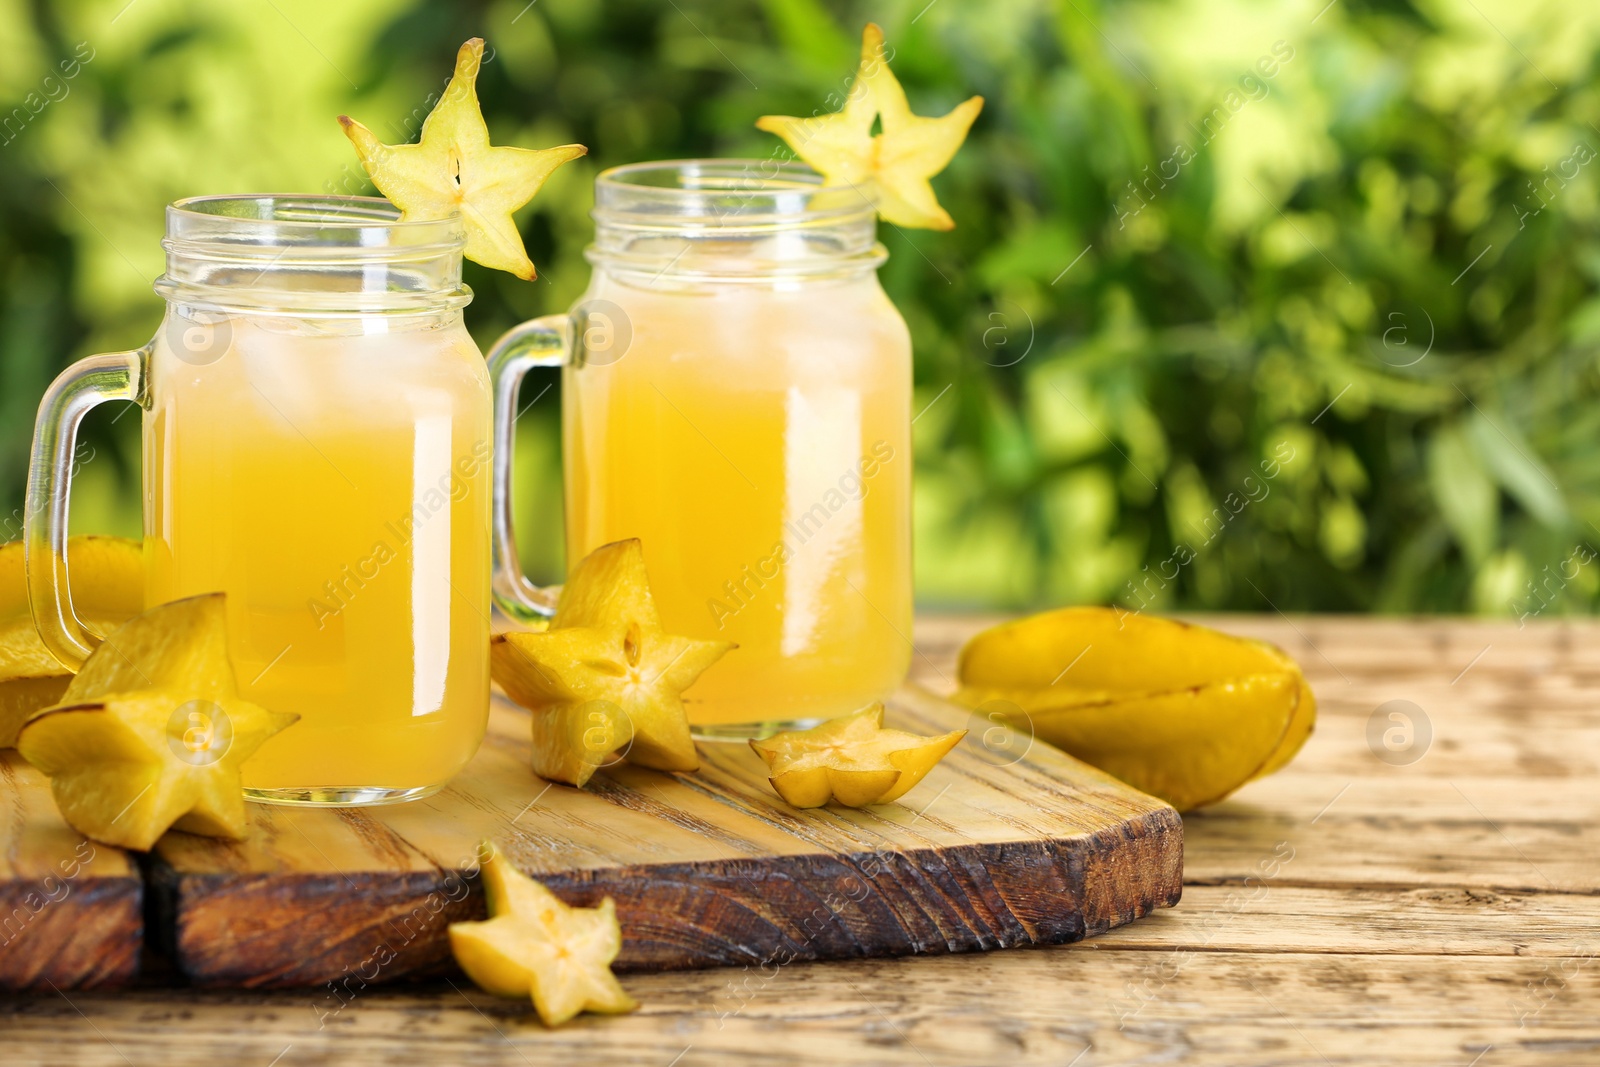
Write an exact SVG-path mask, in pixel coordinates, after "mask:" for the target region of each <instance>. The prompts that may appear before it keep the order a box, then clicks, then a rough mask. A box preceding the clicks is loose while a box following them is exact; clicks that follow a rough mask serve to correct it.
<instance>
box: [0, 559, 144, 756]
mask: <svg viewBox="0 0 1600 1067" xmlns="http://www.w3.org/2000/svg"><path fill="white" fill-rule="evenodd" d="M67 564H68V574H69V579H68V584H69V586H70V587H71V590H72V604H73V607H74V608H75V609H76V610H77V612H78V614H79V615H80V616H81V617H82V618H83V621H84V622H86V623H88V624H89V626H90V627H91V628H92V629H93V630H95V632H97V633H106V632H108V631H110V630H112V629H114V628H116V627H117V626H119V625H121V624H122V623H124V622H127V621H128V620H129V619H131V618H133V617H134V616H135V615H137V614H139V612H140V611H142V610H143V609H144V555H143V550H142V546H141V545H140V544H139V542H138V541H130V540H128V539H127V538H123V537H102V536H99V535H87V536H82V535H80V536H78V537H74V538H71V539H70V540H69V541H68V542H67ZM71 681H72V672H71V671H70V670H68V669H67V668H66V666H64V665H63V664H62V663H61V662H60V661H59V660H57V659H56V658H55V656H53V655H51V654H50V650H49V649H47V648H45V645H44V642H43V641H42V640H40V638H39V631H38V630H37V629H36V628H35V627H34V625H33V613H32V611H31V610H30V608H29V606H28V575H27V569H26V560H25V558H24V549H23V544H22V542H21V541H11V542H8V543H7V544H4V545H0V748H10V747H12V746H13V745H15V744H16V743H17V731H18V730H20V729H22V724H23V722H25V721H26V720H27V718H28V716H29V715H31V714H33V713H34V712H36V711H38V710H39V709H40V708H46V707H49V706H50V705H51V704H54V703H55V702H56V701H58V700H60V699H61V694H62V693H65V692H66V690H67V683H69V682H71Z"/></svg>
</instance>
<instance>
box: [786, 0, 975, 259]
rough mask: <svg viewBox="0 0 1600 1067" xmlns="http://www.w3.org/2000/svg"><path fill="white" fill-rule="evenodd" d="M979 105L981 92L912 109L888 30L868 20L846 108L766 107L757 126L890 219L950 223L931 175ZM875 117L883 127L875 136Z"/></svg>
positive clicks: (936, 226) (937, 225)
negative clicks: (809, 112) (935, 109)
mask: <svg viewBox="0 0 1600 1067" xmlns="http://www.w3.org/2000/svg"><path fill="white" fill-rule="evenodd" d="M981 110H983V97H981V96H974V97H972V98H971V99H969V100H967V101H965V102H964V103H961V104H959V105H957V106H956V107H955V109H954V110H952V111H951V112H950V113H949V114H947V115H941V116H939V117H938V118H925V117H923V116H921V115H915V114H912V111H911V106H910V104H908V103H907V102H906V92H905V90H904V89H903V88H901V87H900V82H899V80H898V79H897V78H896V77H895V76H894V72H893V71H891V70H890V69H889V59H888V55H887V53H886V52H885V50H884V47H883V30H881V29H879V28H878V26H877V24H875V23H871V22H869V23H867V28H866V29H865V30H864V31H863V32H862V34H861V63H860V65H859V66H858V67H857V68H856V77H855V81H853V82H852V83H851V85H850V92H849V96H848V98H847V99H846V100H845V105H844V107H843V108H842V109H840V110H839V111H836V112H834V113H832V114H829V115H821V116H812V117H810V118H797V117H795V116H792V115H763V116H762V117H761V118H760V119H759V120H757V122H756V126H757V127H758V128H760V129H763V130H766V131H767V132H768V133H775V134H777V135H778V136H779V137H781V138H783V139H784V141H786V142H787V143H788V145H789V147H790V148H792V149H794V152H795V155H797V156H799V157H800V158H801V159H803V160H805V161H806V162H807V163H809V164H811V165H812V166H813V167H815V168H816V169H817V171H818V172H819V173H820V174H821V175H822V176H823V177H824V178H825V179H826V180H827V183H828V184H829V185H839V186H845V187H848V188H853V189H855V190H857V191H858V192H859V193H860V194H861V195H863V196H871V197H872V198H873V199H874V200H875V201H876V203H877V208H878V214H879V215H880V216H881V217H882V218H883V219H884V221H886V222H891V223H894V224H895V225H896V226H916V227H921V228H925V229H932V230H948V229H950V228H952V227H953V226H955V221H954V220H952V219H951V218H950V214H949V212H947V211H945V209H944V208H942V207H940V206H939V201H938V199H937V198H936V197H935V196H934V193H933V186H932V185H930V184H929V183H928V179H929V178H931V177H933V176H934V175H935V174H938V173H939V172H940V171H942V170H944V168H945V167H946V166H948V165H949V163H950V160H951V159H952V158H954V157H955V154H956V150H957V149H959V148H960V147H961V144H962V142H963V141H965V140H966V139H967V131H968V130H970V129H971V128H972V123H973V122H974V120H976V119H977V117H978V112H979V111H981ZM874 119H876V120H879V122H880V124H881V126H882V128H883V130H882V132H881V133H879V134H877V135H876V136H874V135H873V133H872V123H873V120H874Z"/></svg>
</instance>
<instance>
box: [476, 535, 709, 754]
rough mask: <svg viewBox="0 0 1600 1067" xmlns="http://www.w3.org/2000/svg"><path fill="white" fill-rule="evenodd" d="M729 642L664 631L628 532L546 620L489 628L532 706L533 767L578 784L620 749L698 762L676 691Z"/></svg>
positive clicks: (519, 698)
mask: <svg viewBox="0 0 1600 1067" xmlns="http://www.w3.org/2000/svg"><path fill="white" fill-rule="evenodd" d="M733 647H734V645H733V644H732V643H731V642H728V641H698V640H695V639H693V638H688V637H679V636H677V635H675V634H669V633H666V632H665V631H664V630H662V628H661V616H660V614H659V613H658V612H657V611H656V606H655V601H654V599H652V597H651V596H650V583H649V579H648V577H647V575H646V574H645V567H644V551H643V549H642V548H641V546H640V544H639V541H638V539H637V538H635V539H632V540H628V541H616V542H613V543H611V544H609V545H602V546H601V547H599V548H597V549H595V550H594V551H593V552H591V553H589V555H587V556H585V557H584V559H583V561H582V562H581V563H579V564H578V567H577V569H576V570H574V571H573V572H572V574H571V576H570V577H569V578H568V580H567V584H566V585H565V586H564V587H563V588H562V591H561V599H560V601H559V602H558V603H557V605H556V614H555V618H553V619H552V620H551V621H550V628H549V629H548V630H544V631H542V632H537V633H505V634H496V635H495V637H494V639H493V640H492V641H491V643H490V646H489V663H490V670H491V672H492V674H493V676H494V680H495V681H496V682H498V683H499V684H500V687H501V688H502V689H504V690H505V691H506V695H507V696H509V697H510V698H511V699H512V700H515V701H516V702H517V703H519V704H521V705H523V706H524V707H526V708H529V709H530V710H532V712H533V770H534V773H535V774H537V775H539V776H540V777H541V778H548V779H550V780H551V781H556V782H566V783H567V784H568V785H576V786H582V785H583V784H584V783H585V782H587V781H588V780H589V777H590V776H591V775H592V774H594V772H595V769H596V768H597V767H599V766H600V765H601V764H602V763H603V762H605V761H606V760H608V759H609V758H611V757H612V754H613V753H614V752H616V751H618V750H621V751H623V752H624V754H625V757H626V759H627V760H628V761H629V762H630V763H637V764H639V765H640V766H644V767H654V768H656V769H657V770H663V771H692V770H694V769H695V768H696V767H698V766H699V765H700V759H699V756H698V755H697V754H696V752H695V748H694V741H693V739H692V738H691V737H690V736H689V717H688V714H687V713H686V712H685V710H684V706H683V691H684V690H685V689H687V688H689V686H690V685H691V684H693V682H694V680H695V679H696V678H698V677H700V674H701V672H702V671H704V670H705V669H706V668H707V667H709V666H711V664H713V663H715V662H716V661H717V660H718V659H720V658H721V657H722V655H723V654H724V653H725V652H727V651H728V650H729V649H731V648H733Z"/></svg>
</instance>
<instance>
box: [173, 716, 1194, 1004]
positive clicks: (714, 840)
mask: <svg viewBox="0 0 1600 1067" xmlns="http://www.w3.org/2000/svg"><path fill="white" fill-rule="evenodd" d="M492 718H493V721H492V724H491V729H490V737H489V740H488V742H487V743H486V744H485V746H484V748H483V750H482V751H481V752H480V753H479V756H478V757H477V759H476V760H475V761H474V762H473V764H472V765H471V767H469V768H468V770H467V771H465V772H464V773H463V774H462V775H461V776H460V777H458V779H457V780H456V781H455V782H453V783H452V784H451V785H450V787H449V788H448V789H446V790H444V791H443V792H441V793H440V794H439V795H438V796H436V797H434V798H432V799H429V800H425V801H419V802H417V803H413V804H409V805H404V806H400V807H395V808H385V809H373V810H343V811H329V810H292V809H285V808H272V807H258V808H256V809H255V810H254V811H253V812H252V823H253V826H252V833H251V836H250V838H249V839H248V840H246V841H244V842H240V843H237V844H231V845H230V844H221V843H218V842H215V841H208V840H204V839H200V838H195V837H191V836H189V835H185V834H176V833H174V834H168V835H167V836H166V837H165V838H163V839H162V841H161V842H160V843H159V844H158V846H157V848H156V851H155V853H154V855H155V858H156V862H155V864H154V872H153V883H152V890H153V892H154V893H155V894H156V895H157V900H158V904H159V913H160V914H161V915H162V916H163V924H164V925H169V924H170V928H171V929H172V931H173V938H172V946H171V947H172V949H173V951H174V953H175V958H176V961H177V964H178V966H179V968H180V970H182V971H183V973H185V974H186V975H188V976H189V977H190V978H192V979H193V980H195V981H196V982H199V983H209V984H238V985H247V986H255V987H273V986H293V985H302V986H315V985H323V984H327V983H333V984H334V985H335V986H336V987H337V988H342V989H348V988H357V987H364V986H365V985H367V984H370V983H374V982H381V981H389V980H393V979H396V978H400V977H404V976H408V975H415V974H419V973H429V972H436V971H438V970H439V969H440V968H441V967H442V966H444V965H446V964H447V963H448V957H449V952H448V943H447V939H446V933H445V930H446V926H447V925H448V923H449V922H451V921H453V920H456V919H462V918H469V917H475V916H478V915H480V914H481V911H482V903H481V901H480V900H479V898H478V896H477V893H476V888H475V886H474V885H473V884H472V883H471V882H470V880H469V879H467V878H466V877H464V874H465V872H466V871H467V870H468V869H469V868H470V867H471V865H472V861H473V857H474V856H475V850H476V846H477V842H478V841H479V840H480V839H484V838H489V839H493V840H496V841H497V842H499V843H500V844H501V845H502V847H503V848H504V849H505V851H506V853H507V855H509V856H510V857H511V859H512V860H513V861H514V862H515V863H517V865H518V866H519V867H521V868H523V869H524V870H526V871H529V872H530V873H532V874H534V875H536V876H538V877H540V878H541V879H543V880H544V881H546V882H547V883H548V884H550V885H551V886H552V887H553V888H555V889H556V890H557V891H558V892H561V893H562V894H563V895H565V896H566V897H568V898H569V899H570V900H572V901H574V902H577V903H594V902H597V901H598V900H599V899H600V898H601V897H603V896H611V897H613V898H614V899H615V900H616V902H617V910H618V914H619V916H620V918H621V921H622V926H623V931H624V942H623V951H622V956H621V957H620V959H619V968H621V969H624V970H641V969H646V970H649V969H663V968H681V967H696V966H714V965H725V964H744V963H748V964H751V965H755V964H759V963H761V962H763V961H771V960H774V959H777V960H790V959H830V958H854V957H866V956H879V955H901V954H909V953H936V952H962V951H970V950H974V949H990V948H1000V947H1010V946H1016V945H1033V944H1059V943H1062V942H1066V941H1073V940H1077V939H1080V938H1083V937H1086V936H1089V935H1093V934H1096V933H1100V932H1102V931H1105V930H1108V929H1110V928H1112V927H1114V926H1119V925H1121V924H1123V923H1126V922H1129V921H1131V920H1132V919H1135V918H1137V917H1139V916H1142V915H1144V914H1146V913H1147V912H1149V911H1150V910H1151V909H1153V908H1156V907H1164V906H1170V905H1171V904H1173V903H1175V902H1176V900H1177V897H1178V893H1179V886H1180V879H1181V876H1182V824H1181V822H1180V820H1179V819H1178V817H1177V815H1176V813H1175V812H1173V811H1172V810H1171V809H1170V808H1168V807H1167V806H1166V805H1164V804H1161V803H1160V802H1158V801H1155V800H1153V799H1151V798H1149V797H1146V796H1144V795H1143V794H1140V793H1137V792H1135V791H1133V790H1130V789H1128V788H1127V787H1125V786H1122V785H1121V784H1120V783H1117V782H1115V781H1114V780H1112V779H1111V778H1109V777H1107V776H1105V775H1103V774H1101V773H1099V772H1098V771H1095V770H1093V769H1092V768H1088V767H1085V766H1084V765H1082V764H1080V763H1077V762H1076V761H1074V760H1071V759H1069V758H1068V757H1065V756H1063V755H1062V754H1060V753H1059V752H1056V751H1055V750H1054V749H1051V748H1049V747H1048V746H1038V747H1036V748H1035V750H1034V751H1032V752H1031V753H1028V754H1027V755H1026V757H1025V758H1024V756H1023V754H1022V753H1021V752H1020V751H1018V752H1015V753H1013V752H1008V751H1006V750H1004V749H999V748H996V749H993V750H990V749H985V748H984V747H983V746H984V741H983V738H982V736H981V731H979V732H978V734H976V735H974V736H973V737H972V738H971V741H970V743H968V744H966V745H963V746H962V747H959V748H958V749H957V750H956V751H955V752H953V753H952V754H951V755H950V756H949V757H948V758H947V759H946V760H945V761H944V763H942V764H941V765H940V766H939V767H938V768H936V769H935V771H934V772H933V774H932V775H930V776H929V778H928V780H927V781H926V782H924V783H923V785H921V786H920V787H919V788H918V789H917V791H916V792H914V793H912V794H911V795H910V796H908V797H907V800H906V803H905V804H891V805H884V806H882V807H878V808H874V809H870V810H864V811H850V810H848V809H837V808H829V809H820V810H816V811H806V812H802V811H796V810H794V809H791V808H789V807H788V806H787V805H785V804H783V803H782V802H781V801H779V800H778V798H777V797H776V795H775V794H774V793H773V792H772V790H771V788H770V786H769V785H768V783H767V781H766V769H765V766H764V765H763V764H762V763H761V762H760V760H759V759H758V758H757V757H756V756H755V754H754V753H752V752H751V751H750V750H749V748H748V747H747V746H745V745H742V744H713V745H704V746H702V754H703V756H704V757H705V762H704V765H703V767H702V769H701V770H700V771H699V772H697V773H696V774H694V775H684V776H676V777H675V776H671V775H663V774H658V773H655V772H651V771H646V770H641V769H638V768H632V767H626V766H624V767H619V768H615V769H613V770H611V771H608V772H605V773H603V774H602V775H601V776H599V777H597V778H596V779H595V781H594V782H592V783H591V785H590V787H589V788H588V789H587V790H575V789H569V788H567V787H565V786H551V785H547V783H544V782H541V781H540V780H539V779H537V778H535V777H534V776H533V775H532V773H531V772H530V771H529V770H528V763H529V754H528V743H529V742H528V736H527V731H528V725H527V719H526V713H524V712H522V711H521V710H520V709H516V708H513V707H510V706H509V705H504V704H497V705H496V709H495V711H494V714H493V717H492ZM890 718H891V721H898V722H899V723H900V724H901V725H904V726H907V727H909V728H912V729H916V730H920V731H922V732H926V733H936V732H942V731H944V730H948V729H951V728H952V727H955V726H961V725H964V724H965V723H966V722H967V720H968V715H967V713H966V712H965V711H963V710H961V709H957V708H953V707H951V706H950V705H947V704H945V703H943V702H942V701H939V700H936V699H934V698H932V697H929V696H927V695H926V694H917V693H911V692H908V693H907V694H905V695H904V697H903V698H902V699H901V700H899V701H898V702H897V703H896V705H895V706H894V707H893V708H892V710H891V713H890ZM984 725H988V724H984ZM991 740H992V739H991ZM330 995H332V994H330ZM329 1003H330V1004H336V1003H337V1001H336V1000H330V1001H329Z"/></svg>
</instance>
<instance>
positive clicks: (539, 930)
mask: <svg viewBox="0 0 1600 1067" xmlns="http://www.w3.org/2000/svg"><path fill="white" fill-rule="evenodd" d="M481 853H482V855H483V859H482V863H481V867H480V869H481V872H482V878H483V894H484V897H485V898H486V900H487V903H488V907H489V918H488V919H487V920H485V921H482V922H458V923H451V924H450V951H451V952H452V953H453V954H454V955H455V958H456V962H457V963H458V964H460V965H461V969H462V970H463V971H466V972H467V977H469V978H471V979H472V980H473V981H474V982H476V983H477V984H478V986H479V988H481V989H483V991H484V992H486V993H492V994H494V995H495V996H497V997H531V998H532V999H533V1006H534V1008H535V1009H536V1010H537V1011H538V1012H539V1018H540V1019H541V1020H542V1021H543V1022H544V1024H545V1025H546V1026H560V1025H561V1024H562V1023H564V1022H566V1021H567V1020H569V1019H571V1018H573V1017H574V1016H576V1015H577V1014H579V1013H580V1012H585V1011H594V1012H602V1013H604V1014H607V1015H616V1014H620V1013H622V1012H629V1011H633V1010H634V1009H635V1008H637V1007H638V1006H639V1005H638V1002H637V1001H635V1000H634V999H633V998H632V997H630V996H628V994H627V993H626V992H624V991H623V989H622V986H621V985H619V984H618V982H617V979H616V976H615V975H613V974H612V973H611V961H612V960H615V959H616V958H617V953H618V952H620V951H621V950H622V927H621V926H620V925H619V924H618V922H617V909H616V905H615V904H614V903H613V902H612V900H611V898H610V897H606V898H605V899H604V900H602V901H601V902H600V906H599V907H598V908H574V907H569V906H568V905H567V904H565V903H563V902H562V901H561V899H560V898H559V897H557V896H556V895H555V894H554V893H552V892H550V890H548V889H546V888H545V887H544V886H542V885H540V884H539V883H538V882H536V881H534V880H533V879H532V878H529V877H528V876H527V875H525V874H523V873H522V872H521V871H519V870H517V869H516V868H515V867H513V866H511V864H510V863H508V862H507V861H506V859H505V857H503V856H502V855H501V854H500V852H499V851H498V850H497V849H495V848H494V846H492V845H490V844H489V843H488V842H484V844H483V845H482V846H481Z"/></svg>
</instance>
